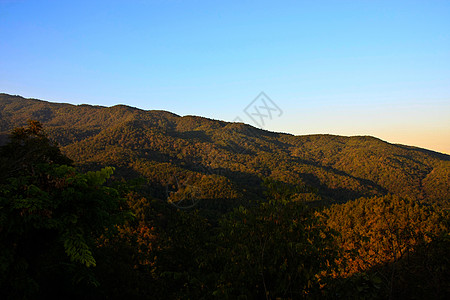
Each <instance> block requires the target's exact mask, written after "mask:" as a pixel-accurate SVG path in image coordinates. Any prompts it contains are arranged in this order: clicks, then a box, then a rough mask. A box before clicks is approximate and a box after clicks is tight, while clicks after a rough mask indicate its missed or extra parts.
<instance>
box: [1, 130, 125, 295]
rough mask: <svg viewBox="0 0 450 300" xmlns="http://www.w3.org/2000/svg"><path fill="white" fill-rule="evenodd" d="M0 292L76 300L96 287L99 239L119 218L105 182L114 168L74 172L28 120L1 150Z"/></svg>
mask: <svg viewBox="0 0 450 300" xmlns="http://www.w3.org/2000/svg"><path fill="white" fill-rule="evenodd" d="M0 153H1V160H2V162H6V163H5V164H3V165H2V167H3V170H2V171H5V172H4V173H2V174H6V175H4V177H3V178H2V180H1V181H0V290H1V292H0V293H1V294H2V296H4V297H6V298H27V297H33V298H35V297H38V296H40V297H43V298H44V297H49V296H60V297H61V296H74V295H76V294H77V293H79V292H80V291H82V290H83V289H82V288H81V287H85V288H87V287H89V286H95V285H96V284H97V283H98V282H96V280H95V278H93V275H92V274H93V273H92V272H91V270H90V268H92V267H94V266H95V265H96V259H95V257H94V252H95V248H96V243H97V238H98V237H99V236H100V235H102V234H104V233H105V232H108V231H107V229H110V230H111V229H112V228H113V225H114V224H116V223H118V222H120V221H121V220H122V218H123V212H122V211H121V203H122V199H121V198H120V197H119V194H118V193H117V191H116V190H115V189H112V188H109V187H107V186H106V185H105V182H106V180H107V179H108V178H110V176H111V175H112V173H113V170H114V168H112V167H106V168H103V169H102V170H100V171H96V172H92V171H91V172H87V173H84V174H83V173H79V172H77V171H76V169H75V168H74V167H71V166H68V165H63V164H61V163H68V162H70V160H69V159H68V158H67V157H65V156H63V155H62V154H61V152H60V151H59V149H58V147H57V146H56V145H55V144H53V143H51V142H50V141H49V139H48V138H47V137H46V136H45V134H43V133H42V125H41V124H40V123H38V122H35V121H30V122H29V124H28V126H27V127H25V128H17V129H15V130H14V131H13V132H12V134H11V138H10V142H9V143H8V144H7V145H5V146H3V147H2V148H1V149H0Z"/></svg>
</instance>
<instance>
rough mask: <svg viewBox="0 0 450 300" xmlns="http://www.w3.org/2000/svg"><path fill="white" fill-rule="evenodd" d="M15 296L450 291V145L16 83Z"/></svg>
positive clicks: (6, 136)
mask: <svg viewBox="0 0 450 300" xmlns="http://www.w3.org/2000/svg"><path fill="white" fill-rule="evenodd" d="M0 117H1V118H0V131H1V138H2V145H0V298H1V299H448V297H449V295H450V284H449V282H448V278H449V277H450V259H449V257H448V249H449V247H450V238H449V224H450V218H449V214H448V203H449V197H450V193H449V186H450V157H449V156H447V155H444V154H440V153H436V152H432V151H428V150H425V149H420V148H414V147H409V146H402V145H392V144H389V143H386V142H383V141H381V140H379V139H376V138H373V137H341V136H331V135H310V136H293V135H288V134H282V133H273V132H268V131H264V130H260V129H256V128H254V127H251V126H248V125H245V124H241V123H227V122H222V121H216V120H210V119H205V118H201V117H193V116H186V117H180V116H177V115H175V114H172V113H169V112H164V111H143V110H139V109H136V108H131V107H127V106H120V105H119V106H114V107H110V108H107V107H97V106H89V105H80V106H75V105H70V104H55V103H49V102H45V101H40V100H32V99H24V98H21V97H19V96H9V95H5V94H0Z"/></svg>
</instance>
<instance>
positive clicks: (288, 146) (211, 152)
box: [0, 94, 450, 206]
mask: <svg viewBox="0 0 450 300" xmlns="http://www.w3.org/2000/svg"><path fill="white" fill-rule="evenodd" d="M0 100H1V101H0V113H1V115H2V118H3V122H2V123H0V126H1V127H0V133H1V132H5V131H6V130H11V129H12V128H13V126H19V125H22V124H23V123H24V122H25V121H26V120H27V119H29V118H30V117H39V118H40V119H41V120H43V121H44V122H45V125H46V131H47V132H48V134H49V136H50V137H52V138H54V139H56V140H57V141H58V142H59V143H60V144H62V145H63V146H64V147H63V148H62V149H63V152H64V153H65V154H66V155H68V156H69V157H71V158H72V159H74V161H75V163H76V164H78V165H88V164H100V165H113V166H115V167H117V174H118V175H123V176H125V177H126V178H131V177H133V176H145V177H146V178H147V179H148V180H149V181H151V182H152V185H153V189H154V194H153V196H155V197H159V198H162V196H161V195H163V194H164V193H165V187H166V186H167V185H168V184H169V183H168V182H169V181H170V180H171V179H172V178H173V177H174V176H175V175H176V176H178V175H179V174H180V173H186V174H189V176H186V177H185V178H192V179H193V180H192V182H187V181H186V182H180V184H189V185H193V186H196V187H199V186H200V188H201V189H202V193H203V194H204V195H205V197H204V198H205V199H209V201H212V202H213V203H214V201H215V200H220V201H222V200H223V199H225V198H227V199H232V200H233V201H235V200H238V199H241V200H240V201H236V202H237V203H240V204H245V202H246V201H244V200H242V199H247V200H254V199H259V200H261V199H262V198H263V197H264V195H262V193H261V189H260V183H261V178H267V177H269V178H271V179H272V180H275V181H278V182H284V183H286V184H289V185H292V186H308V187H311V188H312V189H313V191H314V192H313V193H310V194H309V198H308V199H309V200H308V201H321V200H328V201H339V202H342V201H348V200H354V199H358V198H360V197H372V196H382V195H387V194H395V195H398V196H400V197H403V198H409V199H413V200H420V201H422V200H424V201H428V202H429V203H442V205H443V206H445V205H448V201H449V195H450V193H449V191H450V180H449V174H450V173H449V171H448V170H449V168H448V163H449V162H450V157H449V156H448V155H444V154H440V153H435V152H432V151H427V150H424V149H419V148H413V147H406V146H401V145H392V144H389V143H386V142H383V141H381V140H378V139H376V138H372V137H350V138H348V137H340V136H331V135H309V136H292V135H287V134H279V133H271V132H267V131H264V130H259V129H256V128H253V127H251V126H248V125H245V124H239V123H226V122H222V121H216V120H210V119H206V118H200V117H193V116H186V117H179V116H177V115H174V114H171V113H168V112H163V111H142V110H139V109H135V108H131V107H126V106H114V107H110V108H106V107H95V106H89V105H81V106H73V105H69V104H54V103H48V102H44V101H38V100H31V99H23V98H20V97H14V96H9V95H5V94H0ZM213 175H214V176H216V177H215V178H214V177H213ZM204 176H206V178H204ZM208 181H211V184H209V183H208V184H207V185H208V187H205V185H206V182H208ZM317 194H319V196H320V197H319V198H316V197H315V195H317ZM305 196H306V195H302V197H301V198H302V199H305V198H307V197H305Z"/></svg>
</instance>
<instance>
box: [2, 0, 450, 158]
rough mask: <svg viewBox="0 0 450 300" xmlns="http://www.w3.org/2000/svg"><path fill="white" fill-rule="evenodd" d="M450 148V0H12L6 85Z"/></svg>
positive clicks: (41, 93)
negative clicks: (260, 103) (258, 104)
mask: <svg viewBox="0 0 450 300" xmlns="http://www.w3.org/2000/svg"><path fill="white" fill-rule="evenodd" d="M260 91H264V92H266V94H267V95H269V96H270V97H271V98H272V100H273V101H274V102H276V104H277V105H278V106H279V107H280V108H281V109H282V110H283V115H282V116H281V117H279V118H274V119H273V120H270V121H268V122H267V124H266V127H265V128H266V129H269V130H276V131H284V132H290V133H293V134H309V133H334V134H342V135H375V136H377V137H380V138H382V139H384V140H388V141H390V142H398V143H404V144H410V145H417V146H421V147H425V148H430V149H434V150H438V151H442V152H447V153H450V2H449V1H368V0H361V1H171V0H160V1H144V0H140V1H137V0H136V1H133V0H129V1H94V0H92V1H32V0H28V1H26V0H23V1H21V0H0V92H6V93H11V94H19V95H22V96H25V97H33V98H40V99H44V100H48V101H54V102H69V103H73V104H79V103H89V104H98V105H106V106H111V105H115V104H119V103H122V104H127V105H131V106H135V107H139V108H143V109H164V110H169V111H172V112H174V113H177V114H180V115H187V114H194V115H202V116H206V117H210V118H215V119H223V120H228V121H231V120H233V119H234V118H235V117H236V116H240V117H241V119H243V120H244V121H246V122H247V123H250V124H251V123H252V122H251V120H250V119H248V118H246V116H245V114H244V113H243V109H244V108H245V107H246V106H247V105H248V104H249V103H250V102H251V101H252V100H253V99H254V98H255V97H256V96H257V95H258V94H259V92H260Z"/></svg>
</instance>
